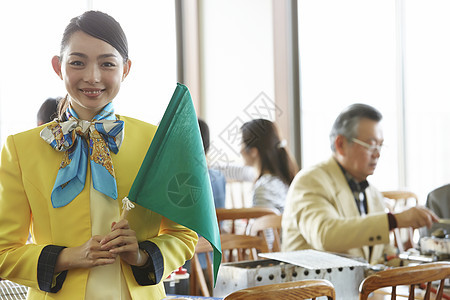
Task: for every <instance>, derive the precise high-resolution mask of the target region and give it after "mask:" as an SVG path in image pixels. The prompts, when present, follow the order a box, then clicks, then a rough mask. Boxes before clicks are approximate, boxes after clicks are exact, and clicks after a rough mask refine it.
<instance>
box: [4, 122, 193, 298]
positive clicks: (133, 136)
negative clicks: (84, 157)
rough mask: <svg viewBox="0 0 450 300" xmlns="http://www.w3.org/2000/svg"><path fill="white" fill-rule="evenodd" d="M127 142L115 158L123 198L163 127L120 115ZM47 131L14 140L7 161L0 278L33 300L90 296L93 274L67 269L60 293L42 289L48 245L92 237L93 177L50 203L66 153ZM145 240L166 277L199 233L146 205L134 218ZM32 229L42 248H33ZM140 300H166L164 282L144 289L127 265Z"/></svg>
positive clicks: (132, 290)
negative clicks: (157, 253)
mask: <svg viewBox="0 0 450 300" xmlns="http://www.w3.org/2000/svg"><path fill="white" fill-rule="evenodd" d="M118 117H119V119H121V120H123V121H124V122H125V127H124V130H125V132H124V140H123V143H122V146H121V148H120V151H119V152H118V154H117V155H115V154H113V153H112V152H111V155H112V159H113V163H114V168H115V173H116V179H117V189H118V194H119V196H118V198H117V200H116V201H117V205H118V206H119V207H121V206H122V205H121V200H122V199H123V198H124V197H125V196H127V195H128V192H129V190H130V188H131V185H132V183H133V180H134V178H135V176H136V174H137V172H138V170H139V167H140V165H141V163H142V161H143V159H144V156H145V154H146V152H147V149H148V147H149V145H150V142H151V140H152V138H153V136H154V134H155V132H156V126H153V125H150V124H147V123H145V122H142V121H138V120H136V119H132V118H128V117H121V116H118ZM42 128H43V127H42V126H41V127H38V128H35V129H32V130H29V131H26V132H22V133H19V134H16V135H12V136H9V137H8V139H7V141H6V144H5V146H4V149H3V151H2V154H1V161H0V277H1V278H6V279H9V280H11V281H15V282H17V283H19V284H23V285H26V286H29V287H30V290H29V293H28V298H29V299H83V297H84V294H85V288H86V282H87V278H88V274H89V269H74V270H69V271H68V272H67V277H66V279H65V281H64V283H63V286H62V288H61V290H59V291H58V292H57V293H46V292H43V291H41V290H39V286H38V281H37V263H38V258H39V255H40V253H41V251H42V249H43V248H44V247H45V246H46V245H58V246H66V247H75V246H80V245H82V244H83V243H85V242H86V241H87V240H88V239H89V238H90V237H91V214H90V205H89V188H90V183H91V182H90V180H91V176H90V173H89V172H88V174H87V178H86V184H85V188H84V190H83V191H82V192H81V193H80V194H79V195H78V196H77V197H76V198H75V199H74V200H73V201H72V202H70V203H69V204H68V205H66V206H64V207H60V208H53V207H52V204H51V200H50V195H51V191H52V188H53V185H54V182H55V178H56V174H57V172H58V168H59V165H60V163H61V160H62V157H63V153H62V152H57V151H55V150H54V149H53V148H52V147H50V146H49V145H48V144H47V143H46V142H45V141H44V140H42V139H41V138H40V136H39V133H40V131H41V130H42ZM127 219H128V220H129V223H130V226H131V228H132V229H133V230H135V231H136V235H137V238H138V241H144V240H149V241H151V242H153V243H155V244H156V245H157V246H158V247H159V249H160V250H161V253H162V256H163V259H164V274H163V277H162V278H163V279H164V278H166V277H167V276H168V275H169V274H170V273H171V272H172V271H173V270H175V269H176V268H178V267H179V266H181V265H183V264H184V262H185V261H186V260H188V259H190V258H191V257H192V255H193V253H194V250H195V245H196V243H197V239H198V238H197V234H196V233H195V232H193V231H191V230H189V229H187V228H185V227H183V226H181V225H179V224H176V223H174V222H172V221H170V220H168V219H166V218H164V217H162V216H161V215H159V214H157V213H154V212H152V211H149V210H147V209H145V208H143V207H141V206H139V205H136V208H134V209H132V210H131V211H130V213H129V215H128V217H127ZM29 231H30V232H31V234H32V237H33V240H34V241H35V244H28V245H26V244H25V242H26V240H27V237H28V233H29ZM122 269H123V272H124V276H125V279H126V281H127V285H128V287H129V290H130V294H131V296H132V298H133V299H160V298H163V297H164V296H165V293H164V286H163V283H162V281H161V282H159V283H158V284H156V285H148V286H140V285H139V284H138V283H137V282H136V280H135V278H134V275H133V273H132V270H131V267H130V266H129V265H128V264H126V263H124V262H122Z"/></svg>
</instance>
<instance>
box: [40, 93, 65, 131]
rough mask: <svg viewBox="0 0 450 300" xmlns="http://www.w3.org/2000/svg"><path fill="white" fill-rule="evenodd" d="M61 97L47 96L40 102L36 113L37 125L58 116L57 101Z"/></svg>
mask: <svg viewBox="0 0 450 300" xmlns="http://www.w3.org/2000/svg"><path fill="white" fill-rule="evenodd" d="M60 100H61V97H57V98H48V99H47V100H45V101H44V103H42V105H41V107H40V108H39V110H38V113H37V126H41V125H44V124H45V123H48V122H51V121H53V119H55V118H56V117H57V116H58V103H59V101H60Z"/></svg>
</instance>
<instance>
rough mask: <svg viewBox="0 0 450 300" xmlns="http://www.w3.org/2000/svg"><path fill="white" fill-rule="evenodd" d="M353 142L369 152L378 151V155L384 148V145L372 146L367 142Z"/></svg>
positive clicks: (356, 140) (355, 140) (354, 140)
mask: <svg viewBox="0 0 450 300" xmlns="http://www.w3.org/2000/svg"><path fill="white" fill-rule="evenodd" d="M352 141H353V142H355V143H357V144H359V145H361V146H363V147H364V148H366V149H367V150H369V151H370V152H372V153H375V151H378V153H380V152H381V148H383V145H376V144H375V145H372V144H368V143H366V142H363V141H361V140H358V139H355V138H352Z"/></svg>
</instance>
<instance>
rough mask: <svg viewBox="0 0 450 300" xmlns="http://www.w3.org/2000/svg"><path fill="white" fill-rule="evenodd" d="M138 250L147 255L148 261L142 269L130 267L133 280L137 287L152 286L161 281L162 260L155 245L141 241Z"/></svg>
mask: <svg viewBox="0 0 450 300" xmlns="http://www.w3.org/2000/svg"><path fill="white" fill-rule="evenodd" d="M139 248H140V249H142V250H144V251H145V252H146V253H147V254H148V261H147V263H146V264H145V265H144V266H142V267H137V266H131V270H132V271H133V275H134V278H135V279H136V282H137V283H138V284H139V285H154V284H157V283H159V282H160V281H161V279H162V276H163V273H164V258H163V256H162V253H161V250H159V248H158V246H156V244H155V243H152V242H150V241H143V242H140V243H139Z"/></svg>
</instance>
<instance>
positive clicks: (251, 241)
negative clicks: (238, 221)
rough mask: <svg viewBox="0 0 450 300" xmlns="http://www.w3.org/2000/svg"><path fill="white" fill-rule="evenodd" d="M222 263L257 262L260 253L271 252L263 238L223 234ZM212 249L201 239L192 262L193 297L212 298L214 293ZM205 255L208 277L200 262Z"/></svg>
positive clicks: (221, 241) (191, 286) (221, 237)
mask: <svg viewBox="0 0 450 300" xmlns="http://www.w3.org/2000/svg"><path fill="white" fill-rule="evenodd" d="M220 243H221V248H222V262H232V261H242V260H257V259H258V256H257V253H258V252H269V249H268V248H267V244H266V242H265V241H264V240H263V239H262V238H261V237H256V236H249V235H237V234H229V233H225V234H221V235H220ZM212 251H213V249H212V247H211V245H210V244H209V242H208V241H207V240H206V239H205V238H203V237H200V238H199V240H198V243H197V246H196V248H195V253H194V257H193V258H192V260H191V280H190V282H191V283H190V288H191V295H198V294H200V295H201V296H205V297H210V295H211V293H212V282H213V270H212ZM202 253H204V255H205V259H206V270H205V273H206V276H205V274H204V272H203V270H202V267H201V265H200V261H199V254H202Z"/></svg>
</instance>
